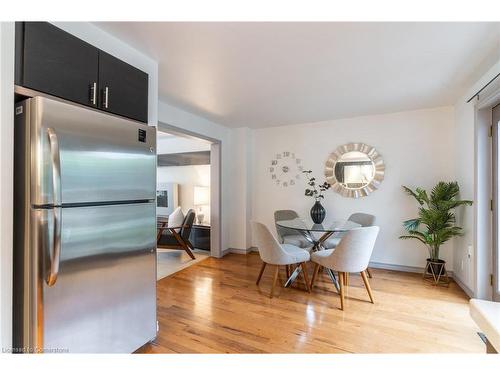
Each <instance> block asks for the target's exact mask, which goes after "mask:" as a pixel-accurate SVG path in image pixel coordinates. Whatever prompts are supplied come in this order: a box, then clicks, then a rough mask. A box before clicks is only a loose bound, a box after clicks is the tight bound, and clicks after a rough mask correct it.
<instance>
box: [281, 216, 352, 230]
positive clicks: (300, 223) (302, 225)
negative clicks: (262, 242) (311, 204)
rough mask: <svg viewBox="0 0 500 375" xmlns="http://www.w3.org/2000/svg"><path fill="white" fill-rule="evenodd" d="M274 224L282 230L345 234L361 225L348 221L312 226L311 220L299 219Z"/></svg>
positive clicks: (328, 222)
mask: <svg viewBox="0 0 500 375" xmlns="http://www.w3.org/2000/svg"><path fill="white" fill-rule="evenodd" d="M276 224H277V225H278V226H280V227H283V228H288V229H296V230H299V231H308V232H325V233H326V232H335V233H338V232H347V231H348V230H350V229H354V228H359V227H361V225H359V224H358V223H355V222H353V221H349V220H336V221H326V222H324V223H323V224H314V223H313V222H312V221H311V220H304V219H301V218H297V219H293V220H281V221H277V222H276Z"/></svg>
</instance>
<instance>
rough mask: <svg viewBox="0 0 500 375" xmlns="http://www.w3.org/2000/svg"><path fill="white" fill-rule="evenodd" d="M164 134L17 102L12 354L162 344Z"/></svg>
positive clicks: (52, 105) (62, 107) (74, 109)
mask: <svg viewBox="0 0 500 375" xmlns="http://www.w3.org/2000/svg"><path fill="white" fill-rule="evenodd" d="M155 148H156V130H155V128H154V127H149V126H147V125H145V124H142V123H139V122H135V121H131V120H126V119H123V118H119V117H116V116H112V115H107V114H104V113H102V112H99V111H97V110H92V109H87V108H84V107H80V106H77V105H72V104H68V103H66V102H60V101H56V100H51V99H48V98H43V97H34V98H30V99H27V100H25V101H23V102H20V103H17V104H16V105H15V162H14V163H15V182H14V184H15V185H14V189H15V202H14V206H15V207H14V225H15V228H14V241H15V242H14V311H13V313H14V327H13V328H14V337H13V343H14V350H17V351H23V352H32V351H35V352H40V351H43V352H87V353H115V352H125V353H127V352H132V351H134V350H136V349H137V348H139V347H140V346H142V345H143V344H145V343H146V342H148V341H150V340H151V339H153V338H154V337H155V336H156V327H157V323H156V205H155V199H156V149H155Z"/></svg>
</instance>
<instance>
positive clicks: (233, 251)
mask: <svg viewBox="0 0 500 375" xmlns="http://www.w3.org/2000/svg"><path fill="white" fill-rule="evenodd" d="M252 251H257V248H256V247H249V248H248V249H237V248H234V247H230V248H227V249H226V250H223V251H222V256H225V255H227V254H249V253H251V252H252Z"/></svg>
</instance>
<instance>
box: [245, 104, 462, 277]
mask: <svg viewBox="0 0 500 375" xmlns="http://www.w3.org/2000/svg"><path fill="white" fill-rule="evenodd" d="M348 142H364V143H367V144H369V145H372V146H374V147H375V148H376V149H377V150H378V151H379V152H380V154H381V155H382V157H383V158H384V161H385V165H386V175H385V179H384V181H383V182H382V184H381V186H380V189H379V190H377V191H375V192H374V193H373V194H371V195H370V196H368V197H365V198H360V199H349V198H343V197H341V196H340V195H338V194H335V193H334V192H332V191H327V192H326V199H325V201H324V206H325V208H326V210H327V218H326V220H327V221H328V220H332V219H345V218H347V217H348V216H349V215H350V214H351V213H353V212H360V211H361V212H367V213H372V214H374V215H376V217H377V225H379V226H380V227H381V232H380V235H379V238H378V240H377V243H376V246H375V250H374V253H373V257H372V261H374V262H380V263H385V264H391V265H403V266H410V267H423V266H424V265H425V259H426V258H427V255H428V254H427V250H426V249H425V247H424V246H423V245H422V244H420V243H419V242H417V241H409V240H408V241H403V240H399V239H398V236H399V235H400V234H403V230H402V222H403V220H405V219H409V218H413V217H414V216H415V215H416V213H417V204H416V202H415V201H414V200H413V199H412V198H411V197H408V196H407V195H405V194H404V193H403V191H402V189H401V185H402V184H405V185H408V186H410V187H416V186H421V187H424V188H426V189H430V188H432V187H433V186H434V185H435V184H436V183H437V182H438V181H441V180H445V181H450V180H453V179H454V162H453V156H454V112H453V107H443V108H435V109H425V110H419V111H411V112H400V113H394V114H386V115H377V116H366V117H357V118H351V119H345V120H335V121H325V122H320V123H315V124H301V125H292V126H285V127H275V128H267V129H259V130H256V131H255V134H254V148H253V161H254V171H253V179H252V190H253V218H254V219H255V220H259V221H262V222H264V223H265V224H267V225H268V226H269V227H270V228H273V229H274V222H273V212H274V211H275V210H277V209H286V208H290V209H294V210H297V211H298V212H299V214H300V215H304V216H306V215H309V213H308V212H309V210H310V208H311V206H312V204H313V201H312V200H311V198H308V197H305V196H304V192H303V190H304V188H305V181H304V179H303V178H302V179H301V181H300V182H299V183H298V184H297V185H295V186H289V187H287V188H283V187H279V186H276V185H275V184H274V183H273V182H272V180H271V178H270V177H271V176H270V174H269V172H268V168H269V166H270V162H271V160H272V159H273V157H274V156H273V155H275V154H276V153H277V152H283V151H290V152H294V153H295V154H296V156H297V157H299V158H301V159H302V165H303V166H304V168H306V169H312V170H313V171H314V174H315V175H316V177H317V178H318V179H320V180H321V179H323V176H324V175H323V170H324V165H325V161H326V159H327V158H328V156H329V154H330V153H331V152H332V151H334V150H335V148H336V147H337V146H340V145H342V144H344V143H348ZM451 250H452V243H451V242H450V243H448V244H446V245H444V246H443V248H442V255H441V256H442V258H444V259H445V260H447V261H448V266H449V268H450V270H451V269H452V268H453V264H454V262H453V253H452V251H451Z"/></svg>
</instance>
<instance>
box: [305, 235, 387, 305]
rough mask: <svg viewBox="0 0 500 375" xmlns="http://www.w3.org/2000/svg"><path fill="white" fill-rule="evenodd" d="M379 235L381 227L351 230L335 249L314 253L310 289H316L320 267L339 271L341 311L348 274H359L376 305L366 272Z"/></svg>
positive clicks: (371, 300)
mask: <svg viewBox="0 0 500 375" xmlns="http://www.w3.org/2000/svg"><path fill="white" fill-rule="evenodd" d="M378 233H379V227H376V226H371V227H361V228H355V229H351V230H350V231H349V232H347V234H346V235H345V236H344V237H342V240H341V241H340V243H339V244H338V246H337V247H336V248H335V249H329V250H320V251H317V252H315V253H312V255H311V260H312V261H313V262H314V263H316V264H315V266H314V272H313V275H312V278H311V288H310V289H312V288H313V287H314V282H315V280H316V276H317V275H318V272H319V268H320V266H323V267H325V268H328V269H331V270H333V271H337V272H338V273H339V285H340V309H341V310H344V298H345V294H346V288H347V277H348V274H349V273H353V272H359V273H360V274H361V277H362V278H363V282H364V284H365V288H366V291H367V292H368V296H369V297H370V302H371V303H374V300H373V294H372V290H371V288H370V283H369V282H368V278H367V276H366V273H365V271H366V268H367V267H368V263H369V262H370V257H371V255H372V252H373V247H374V246H375V241H376V240H377V236H378Z"/></svg>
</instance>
